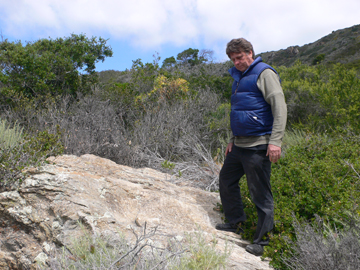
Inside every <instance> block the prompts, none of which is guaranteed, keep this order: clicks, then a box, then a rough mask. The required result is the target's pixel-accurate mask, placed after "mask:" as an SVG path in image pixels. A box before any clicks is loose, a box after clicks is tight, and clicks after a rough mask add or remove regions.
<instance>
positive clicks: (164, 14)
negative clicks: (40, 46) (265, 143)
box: [0, 0, 360, 71]
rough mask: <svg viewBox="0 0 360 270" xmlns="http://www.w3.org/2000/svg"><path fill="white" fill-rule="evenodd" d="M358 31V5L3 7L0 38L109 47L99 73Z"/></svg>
mask: <svg viewBox="0 0 360 270" xmlns="http://www.w3.org/2000/svg"><path fill="white" fill-rule="evenodd" d="M355 24H360V1H359V0H342V1H340V0H301V1H293V0H272V1H269V0H253V1H243V0H236V1H235V0H127V1H125V0H101V1H100V0H61V1H60V0H0V31H1V33H2V36H3V38H7V39H8V40H10V41H14V40H21V41H23V42H24V41H35V40H38V39H40V38H48V37H51V38H53V39H55V38H57V37H67V36H69V35H70V34H71V33H75V34H81V33H83V34H86V35H87V36H88V37H91V36H97V37H102V38H105V39H109V40H108V42H107V44H108V45H110V46H111V47H112V49H113V52H114V55H113V57H112V58H107V59H106V60H105V62H104V63H98V64H97V70H98V71H101V70H108V69H114V70H125V69H126V68H128V69H129V68H131V65H132V60H136V59H138V58H141V59H142V61H143V62H144V63H146V62H152V61H153V60H154V58H153V55H154V54H155V52H158V53H159V56H160V57H161V60H164V59H165V58H167V57H171V56H174V57H176V55H177V54H178V53H179V52H182V51H184V50H186V49H188V48H196V49H199V50H201V49H209V50H213V51H214V56H215V61H216V62H221V61H225V60H227V56H226V54H225V52H224V51H225V46H226V43H227V42H228V41H230V40H231V39H232V38H237V37H244V38H246V39H248V40H249V41H251V42H252V44H253V46H254V49H255V53H261V52H266V51H273V50H280V49H285V48H287V47H289V46H294V45H299V46H302V45H304V44H307V43H311V42H313V41H315V40H317V39H319V38H321V37H323V36H326V35H327V34H329V33H331V32H332V31H333V30H338V29H342V28H346V27H350V26H353V25H355Z"/></svg>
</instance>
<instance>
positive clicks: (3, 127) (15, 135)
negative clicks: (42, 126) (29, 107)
mask: <svg viewBox="0 0 360 270" xmlns="http://www.w3.org/2000/svg"><path fill="white" fill-rule="evenodd" d="M22 137H23V129H22V128H21V127H20V126H19V125H17V124H15V125H14V126H13V127H12V128H11V127H10V125H9V124H8V123H7V121H5V120H0V149H8V148H13V147H15V146H16V145H18V144H19V142H20V141H21V139H22Z"/></svg>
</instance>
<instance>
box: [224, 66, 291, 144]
mask: <svg viewBox="0 0 360 270" xmlns="http://www.w3.org/2000/svg"><path fill="white" fill-rule="evenodd" d="M257 86H258V88H259V90H260V91H261V93H262V94H263V96H264V99H265V101H266V102H267V103H269V104H270V106H271V111H272V114H273V117H274V123H273V129H272V133H271V135H264V136H248V137H242V136H237V137H234V136H233V137H232V138H231V139H230V142H232V143H234V144H235V145H236V146H238V147H253V146H257V145H261V144H273V145H276V146H279V147H281V143H282V139H283V137H284V133H285V126H286V120H287V107H286V103H285V97H284V92H283V90H282V88H281V85H280V81H279V76H278V75H277V74H276V73H275V72H274V71H273V70H271V69H265V70H264V71H263V72H262V73H261V74H260V76H259V78H258V80H257Z"/></svg>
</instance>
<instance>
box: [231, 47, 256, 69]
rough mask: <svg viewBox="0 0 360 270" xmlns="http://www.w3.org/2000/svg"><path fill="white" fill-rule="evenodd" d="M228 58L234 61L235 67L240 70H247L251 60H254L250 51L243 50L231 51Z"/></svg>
mask: <svg viewBox="0 0 360 270" xmlns="http://www.w3.org/2000/svg"><path fill="white" fill-rule="evenodd" d="M230 59H231V61H232V62H233V63H234V66H235V67H236V69H237V70H239V71H241V72H244V71H245V70H247V69H248V67H249V66H250V65H251V64H252V62H254V59H253V58H252V52H249V53H248V54H247V53H245V52H240V53H231V54H230Z"/></svg>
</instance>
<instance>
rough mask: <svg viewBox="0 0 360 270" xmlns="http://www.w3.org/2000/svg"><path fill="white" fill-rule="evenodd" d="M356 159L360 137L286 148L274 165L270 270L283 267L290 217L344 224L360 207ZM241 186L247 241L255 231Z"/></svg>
mask: <svg viewBox="0 0 360 270" xmlns="http://www.w3.org/2000/svg"><path fill="white" fill-rule="evenodd" d="M359 153H360V137H359V136H345V135H338V137H335V138H331V137H327V136H325V135H324V136H320V135H317V136H315V135H313V136H312V137H311V138H309V139H307V140H304V141H302V142H300V143H299V144H298V145H295V146H292V147H290V148H288V149H287V150H286V155H285V157H283V158H281V159H280V160H279V161H278V162H277V163H275V164H273V165H272V176H271V183H272V187H273V188H272V191H273V195H274V205H275V228H274V230H273V232H272V234H271V235H270V239H271V241H270V246H269V247H267V248H266V250H265V253H264V256H269V257H271V258H272V259H273V260H272V262H271V263H272V264H273V266H275V267H278V268H281V267H283V266H284V265H283V262H282V261H281V257H283V256H287V254H288V252H289V248H288V246H287V245H286V243H285V240H284V239H285V238H286V237H288V238H291V239H293V238H294V227H293V218H292V215H295V217H296V218H297V219H299V220H302V219H303V220H313V219H314V218H315V215H318V216H319V217H321V218H326V219H328V220H329V222H335V223H336V222H337V221H336V219H339V218H342V217H344V218H345V214H344V211H346V210H351V209H352V208H353V206H354V204H355V205H356V204H359V203H360V198H359V196H358V190H359V188H360V186H359V185H360V182H359V177H358V174H357V173H356V171H360V161H359V159H358V157H359ZM240 186H241V192H242V197H243V201H244V207H245V213H246V214H247V216H248V220H247V221H246V223H245V227H246V228H247V229H248V230H249V231H250V233H248V234H247V235H245V237H250V236H251V235H252V234H253V233H254V229H255V227H256V222H257V218H256V209H255V206H254V205H253V204H252V203H251V198H250V195H249V193H248V190H247V186H246V181H240ZM336 224H337V223H336ZM339 226H341V224H340V225H339Z"/></svg>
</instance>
